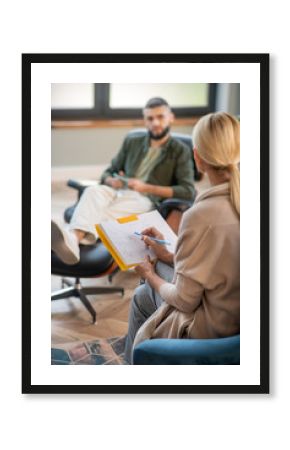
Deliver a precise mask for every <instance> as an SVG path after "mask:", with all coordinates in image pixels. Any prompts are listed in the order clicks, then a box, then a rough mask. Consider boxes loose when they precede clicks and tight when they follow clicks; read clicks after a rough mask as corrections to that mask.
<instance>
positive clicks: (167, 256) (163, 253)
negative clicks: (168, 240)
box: [142, 227, 173, 264]
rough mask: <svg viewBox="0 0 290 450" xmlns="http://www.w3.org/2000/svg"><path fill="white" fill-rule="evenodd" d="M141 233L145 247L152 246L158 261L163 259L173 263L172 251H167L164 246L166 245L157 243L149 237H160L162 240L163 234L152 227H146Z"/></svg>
mask: <svg viewBox="0 0 290 450" xmlns="http://www.w3.org/2000/svg"><path fill="white" fill-rule="evenodd" d="M142 235H143V241H144V242H145V244H146V245H147V247H149V248H152V250H154V253H155V254H156V256H157V258H158V259H159V260H160V261H163V262H165V263H167V264H172V263H173V253H171V252H169V251H168V250H167V248H166V245H163V244H158V242H156V241H153V240H152V239H150V237H154V238H155V239H161V240H164V239H165V238H164V236H163V234H162V233H160V231H158V230H157V229H156V228H154V227H149V228H146V229H145V230H143V231H142Z"/></svg>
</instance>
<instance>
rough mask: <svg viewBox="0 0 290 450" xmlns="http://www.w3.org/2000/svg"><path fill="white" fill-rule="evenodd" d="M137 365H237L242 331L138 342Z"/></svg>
mask: <svg viewBox="0 0 290 450" xmlns="http://www.w3.org/2000/svg"><path fill="white" fill-rule="evenodd" d="M133 364H135V365H214V364H215V365H217V364H220V365H238V364H240V335H236V336H230V337H225V338H219V339H150V340H146V341H143V342H141V343H140V344H139V345H137V346H136V347H135V349H134V352H133Z"/></svg>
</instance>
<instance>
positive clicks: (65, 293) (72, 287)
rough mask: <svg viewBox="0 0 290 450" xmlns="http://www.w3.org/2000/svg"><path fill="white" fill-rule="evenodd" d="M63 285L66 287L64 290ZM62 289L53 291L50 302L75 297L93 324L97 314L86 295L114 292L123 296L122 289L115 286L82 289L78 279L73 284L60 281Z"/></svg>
mask: <svg viewBox="0 0 290 450" xmlns="http://www.w3.org/2000/svg"><path fill="white" fill-rule="evenodd" d="M64 285H67V286H68V287H66V288H64ZM62 286H63V289H60V290H58V291H55V292H53V293H52V294H51V300H52V301H54V300H61V299H64V298H69V297H77V298H79V299H80V301H81V302H82V304H83V305H84V306H85V308H86V309H87V310H88V311H89V313H90V314H91V316H92V319H93V323H96V320H97V313H96V311H95V310H94V308H93V307H92V305H91V303H90V301H89V299H88V298H87V295H97V294H111V293H114V292H119V293H120V294H122V296H123V295H124V289H123V288H121V287H116V286H95V287H82V285H81V283H80V280H79V278H77V279H76V281H75V283H74V284H73V283H71V282H70V281H69V280H67V279H66V278H63V279H62Z"/></svg>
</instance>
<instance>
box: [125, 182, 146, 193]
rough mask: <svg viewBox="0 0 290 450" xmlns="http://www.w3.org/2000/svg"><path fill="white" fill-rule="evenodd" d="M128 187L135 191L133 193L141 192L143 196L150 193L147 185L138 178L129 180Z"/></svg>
mask: <svg viewBox="0 0 290 450" xmlns="http://www.w3.org/2000/svg"><path fill="white" fill-rule="evenodd" d="M128 187H129V188H130V189H133V191H137V192H140V193H143V194H144V193H146V192H148V189H147V188H148V186H147V184H146V183H144V182H143V181H141V180H138V178H129V179H128Z"/></svg>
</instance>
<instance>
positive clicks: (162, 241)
mask: <svg viewBox="0 0 290 450" xmlns="http://www.w3.org/2000/svg"><path fill="white" fill-rule="evenodd" d="M134 234H135V235H136V236H140V237H141V236H144V234H142V233H138V231H134ZM147 237H148V238H149V239H151V240H152V241H155V242H157V243H158V244H161V245H170V242H168V241H165V240H164V239H157V238H154V237H151V236H147Z"/></svg>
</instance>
